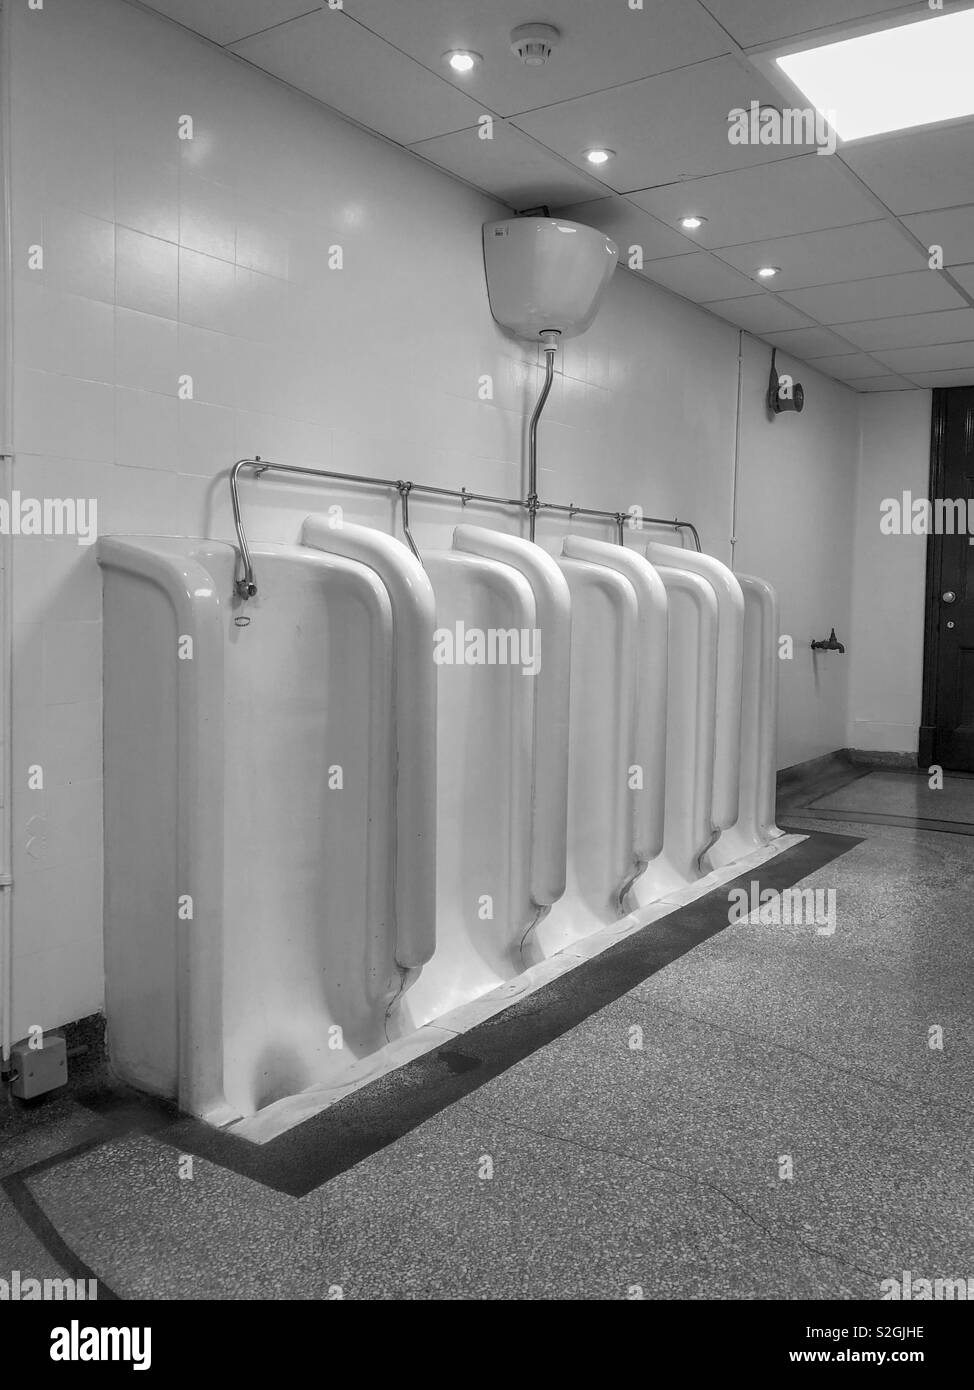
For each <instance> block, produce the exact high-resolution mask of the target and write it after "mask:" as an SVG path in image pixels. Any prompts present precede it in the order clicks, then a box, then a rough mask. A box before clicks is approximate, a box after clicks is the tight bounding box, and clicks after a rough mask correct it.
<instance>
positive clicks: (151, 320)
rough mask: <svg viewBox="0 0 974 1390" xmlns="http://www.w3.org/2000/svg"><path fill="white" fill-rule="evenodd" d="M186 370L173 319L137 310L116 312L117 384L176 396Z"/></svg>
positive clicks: (119, 310)
mask: <svg viewBox="0 0 974 1390" xmlns="http://www.w3.org/2000/svg"><path fill="white" fill-rule="evenodd" d="M184 370H186V369H184V367H183V364H182V363H181V362H180V360H179V352H178V345H177V325H176V322H175V320H174V319H164V318H159V317H158V315H156V314H142V313H139V311H138V310H136V309H124V308H118V309H116V310H115V380H116V382H117V383H118V385H119V386H129V387H135V388H138V389H140V390H144V391H156V392H158V393H159V394H160V395H164V396H174V395H176V393H177V389H178V380H179V377H180V375H181V374H182V373H183V371H184Z"/></svg>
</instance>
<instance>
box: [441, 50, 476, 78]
mask: <svg viewBox="0 0 974 1390" xmlns="http://www.w3.org/2000/svg"><path fill="white" fill-rule="evenodd" d="M443 61H444V63H448V64H449V65H450V67H451V68H452V69H453V71H454V72H471V71H472V70H473V69H474V68H475V67H476V66H477V64H478V63H482V62H483V58H481V56H480V54H479V53H474V52H472V50H471V49H469V48H454V49H452V50H451V51H450V52H449V53H444V54H443Z"/></svg>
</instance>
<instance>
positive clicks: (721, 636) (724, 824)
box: [646, 541, 744, 869]
mask: <svg viewBox="0 0 974 1390" xmlns="http://www.w3.org/2000/svg"><path fill="white" fill-rule="evenodd" d="M646 554H647V556H648V558H649V559H650V560H651V561H652V562H653V563H654V564H656V565H667V566H669V567H670V568H672V569H682V570H686V571H687V572H689V573H690V574H696V575H699V576H700V577H701V578H702V579H705V580H706V582H707V583H708V584H709V585H710V586H711V588H712V589H713V591H714V595H715V597H716V600H717V695H716V713H715V728H714V788H713V804H712V807H711V817H710V818H711V824H712V826H713V832H714V833H713V842H712V843H711V844H710V845H708V847H707V852H706V854H705V856H704V858H703V859H702V860H701V867H702V868H704V869H712V868H714V867H715V866H716V863H717V860H716V859H715V858H714V857H713V854H712V851H713V848H714V845H716V843H717V837H718V835H719V834H722V833H723V832H724V831H726V830H729V829H730V827H731V826H732V825H734V824H736V822H737V819H738V815H739V809H740V795H741V694H742V687H743V672H744V595H743V593H742V592H741V586H740V584H739V583H738V582H737V579H736V578H735V576H734V575H733V574H732V572H731V571H730V570H729V569H728V568H727V566H726V565H723V564H721V562H720V561H719V560H715V559H714V557H713V556H712V555H701V554H700V553H699V552H698V551H696V550H682V549H680V548H679V547H678V546H672V545H662V544H660V543H659V542H657V541H651V542H650V543H649V545H648V546H647V547H646Z"/></svg>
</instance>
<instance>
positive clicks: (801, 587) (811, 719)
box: [735, 337, 860, 767]
mask: <svg viewBox="0 0 974 1390" xmlns="http://www.w3.org/2000/svg"><path fill="white" fill-rule="evenodd" d="M770 358H771V353H770V349H769V348H767V347H766V346H765V344H763V343H760V342H756V341H755V340H754V339H751V338H748V337H745V339H744V368H745V382H744V387H745V389H744V399H745V400H746V401H747V402H749V403H750V405H749V408H748V409H747V410H745V411H744V412H743V414H742V430H741V464H740V470H739V482H738V502H737V517H738V525H737V533H738V534H737V546H736V554H735V568H736V569H738V570H740V571H741V572H742V573H745V574H756V575H760V576H761V577H762V578H765V579H769V580H770V581H771V582H772V583H773V584H774V585H775V587H776V589H777V591H778V602H779V608H780V631H781V632H782V633H783V634H786V635H788V636H790V637H791V638H793V641H794V656H793V658H792V659H791V660H790V661H782V662H781V663H780V701H779V706H780V715H779V724H778V766H779V767H790V766H792V765H793V764H795V763H800V762H804V761H805V760H806V759H808V758H815V757H818V756H819V755H820V754H821V753H829V752H832V751H833V750H834V749H836V748H842V747H844V746H845V742H846V738H845V734H846V709H847V701H848V691H849V678H850V657H849V656H842V655H840V654H839V653H837V652H813V651H812V650H811V643H812V641H813V640H815V639H818V638H823V637H828V635H829V632H830V630H831V628H832V627H833V626H834V627H835V631H836V636H837V637H838V638H839V640H840V642H846V639H847V638H848V636H849V633H850V630H851V622H852V575H851V552H852V541H853V528H854V508H855V494H856V469H857V464H858V418H859V416H858V410H859V399H860V398H859V397H858V396H857V395H856V394H854V393H853V391H852V390H851V389H850V388H849V387H847V386H842V385H840V384H839V383H838V382H836V381H833V380H832V379H831V378H828V377H823V376H821V375H820V374H819V373H818V372H815V371H812V369H811V368H810V367H808V366H806V365H803V364H801V363H798V362H795V361H794V360H793V359H790V358H788V357H786V356H784V355H782V354H781V353H779V354H778V362H777V365H778V370H779V372H790V373H791V374H792V375H793V376H794V378H795V379H796V380H797V381H800V382H801V384H802V386H803V387H804V388H805V409H804V411H803V413H802V414H800V415H797V414H793V413H787V414H782V415H779V416H778V418H777V419H776V420H775V421H774V422H773V423H769V422H768V420H767V417H766V415H765V413H764V408H763V406H762V405H761V401H760V396H761V392H762V390H764V391H765V392H766V391H767V384H768V372H769V367H770ZM846 645H849V644H848V643H846Z"/></svg>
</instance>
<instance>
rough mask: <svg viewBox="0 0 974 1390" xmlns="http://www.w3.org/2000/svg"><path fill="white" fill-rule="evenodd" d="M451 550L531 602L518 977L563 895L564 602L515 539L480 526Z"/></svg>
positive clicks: (547, 568) (457, 534)
mask: <svg viewBox="0 0 974 1390" xmlns="http://www.w3.org/2000/svg"><path fill="white" fill-rule="evenodd" d="M453 545H454V549H456V550H458V551H460V552H462V553H464V554H467V555H472V556H477V557H479V558H480V559H482V560H490V561H492V562H494V563H496V564H501V565H506V566H507V567H508V568H509V569H511V570H513V571H515V572H516V573H517V574H519V575H520V576H521V577H522V578H523V579H524V581H525V582H526V583H527V585H528V587H529V588H530V590H531V594H532V596H533V600H534V613H535V623H536V642H537V648H536V650H537V653H538V658H539V659H538V661H537V663H536V670H535V673H534V674H533V675H529V676H526V677H522V679H524V680H525V681H526V682H528V683H530V686H531V688H532V695H533V709H532V723H531V757H530V765H531V801H530V835H529V837H528V842H527V852H528V862H529V869H528V875H527V882H528V888H529V894H530V918H529V920H528V922H527V923H526V924H525V929H524V932H523V933H522V938H521V942H520V948H519V949H520V954H521V961H522V969H523V967H524V966H525V965H527V964H530V963H531V962H532V961H534V960H535V959H536V958H537V947H536V933H537V931H538V927H539V925H540V924H541V923H543V922H544V919H545V918H546V917H547V916H548V914H549V913H550V911H551V909H552V906H553V905H554V904H555V903H556V902H558V900H559V899H560V898H561V896H562V894H563V893H564V891H565V881H566V836H567V823H568V757H569V723H568V713H569V697H570V670H571V595H570V592H569V588H568V584H567V582H566V580H565V577H564V575H563V574H562V572H561V570H560V569H559V568H558V565H557V564H556V563H555V561H554V560H553V559H552V558H551V556H550V555H547V554H546V553H545V552H544V551H543V550H541V549H540V547H538V546H536V545H533V544H532V543H531V542H530V541H526V540H523V539H522V538H521V537H520V536H510V535H506V534H505V533H503V532H500V531H493V530H490V529H488V528H486V527H482V526H458V527H456V529H455V531H454V533H453Z"/></svg>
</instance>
